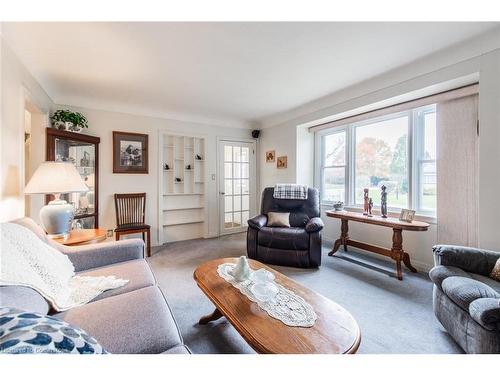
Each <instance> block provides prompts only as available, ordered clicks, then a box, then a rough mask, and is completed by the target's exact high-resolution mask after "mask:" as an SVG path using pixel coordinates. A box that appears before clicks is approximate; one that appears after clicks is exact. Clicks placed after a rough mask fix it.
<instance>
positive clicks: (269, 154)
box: [266, 150, 276, 163]
mask: <svg viewBox="0 0 500 375" xmlns="http://www.w3.org/2000/svg"><path fill="white" fill-rule="evenodd" d="M275 161H276V151H274V150H271V151H266V163H274V162H275Z"/></svg>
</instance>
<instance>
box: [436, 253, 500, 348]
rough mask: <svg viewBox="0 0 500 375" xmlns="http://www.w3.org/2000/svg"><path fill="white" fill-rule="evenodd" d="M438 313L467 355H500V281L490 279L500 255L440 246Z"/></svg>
mask: <svg viewBox="0 0 500 375" xmlns="http://www.w3.org/2000/svg"><path fill="white" fill-rule="evenodd" d="M433 251H434V260H435V267H434V268H433V269H432V270H431V271H430V273H429V276H430V278H431V279H432V281H433V282H434V313H435V314H436V317H437V319H438V320H439V322H440V323H441V324H442V325H443V327H444V328H445V329H446V330H447V331H448V333H449V334H450V335H451V336H452V337H453V338H454V339H455V341H456V342H457V343H458V344H459V345H460V346H461V347H462V349H463V350H464V351H465V352H466V353H500V282H498V281H495V280H493V279H492V278H490V277H489V275H490V273H491V271H492V269H493V267H494V265H495V263H496V261H497V259H498V258H500V253H498V252H494V251H487V250H480V249H474V248H470V247H460V246H449V245H437V246H434V248H433Z"/></svg>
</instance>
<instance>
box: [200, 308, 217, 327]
mask: <svg viewBox="0 0 500 375" xmlns="http://www.w3.org/2000/svg"><path fill="white" fill-rule="evenodd" d="M220 318H222V313H221V312H220V311H219V309H215V310H214V312H213V313H211V314H210V315H205V316H202V317H201V318H200V321H199V322H198V324H200V325H204V324H208V322H211V321H213V320H217V319H220Z"/></svg>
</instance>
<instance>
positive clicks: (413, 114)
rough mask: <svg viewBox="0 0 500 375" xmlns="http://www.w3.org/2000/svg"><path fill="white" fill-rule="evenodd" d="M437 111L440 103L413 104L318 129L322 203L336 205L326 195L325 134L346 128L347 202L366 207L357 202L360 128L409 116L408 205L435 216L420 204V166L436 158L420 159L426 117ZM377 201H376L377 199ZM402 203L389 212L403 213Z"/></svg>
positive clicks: (317, 174)
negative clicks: (356, 176) (358, 129)
mask: <svg viewBox="0 0 500 375" xmlns="http://www.w3.org/2000/svg"><path fill="white" fill-rule="evenodd" d="M432 112H436V105H435V104H431V105H426V106H422V107H418V108H413V109H409V110H405V111H399V112H394V113H390V114H387V115H383V116H377V117H373V118H370V119H366V120H361V121H354V122H352V123H349V124H345V125H342V126H338V127H332V128H327V129H322V130H320V131H318V132H316V133H315V168H314V178H315V185H316V186H320V197H321V205H323V206H332V203H333V202H332V201H327V200H324V199H323V195H324V194H323V192H324V186H323V176H324V170H325V168H328V167H325V166H324V165H323V164H324V161H325V137H326V136H328V135H331V134H335V133H340V132H345V133H346V136H345V137H346V141H345V142H346V145H345V147H346V163H345V174H346V176H345V192H344V196H345V200H344V204H345V207H346V208H351V209H362V206H363V205H362V204H356V203H355V194H356V192H355V188H356V184H355V173H356V171H355V166H356V129H357V128H359V127H362V126H366V125H370V124H373V123H377V122H383V121H386V120H391V119H394V118H398V117H404V116H406V117H407V118H408V129H407V131H408V133H407V134H408V138H407V150H408V154H407V160H406V164H407V165H406V168H407V171H408V172H407V173H408V187H409V189H408V201H407V207H404V208H409V209H412V210H415V211H416V213H417V215H419V216H426V217H431V218H435V217H436V211H435V210H424V209H422V208H421V206H420V201H419V199H420V185H419V184H420V179H421V176H420V173H419V167H420V165H422V163H423V162H432V161H434V162H435V159H433V160H431V159H429V160H425V161H422V160H420V157H421V155H420V154H419V151H420V150H421V149H422V145H423V142H424V141H425V139H424V138H423V124H424V123H423V120H424V118H425V117H424V116H425V114H426V113H432ZM375 202H376V203H377V204H374V207H375V208H380V204H379V202H378V201H377V200H375ZM375 202H374V203H375ZM400 210H401V207H395V206H391V207H388V211H389V213H399V212H400Z"/></svg>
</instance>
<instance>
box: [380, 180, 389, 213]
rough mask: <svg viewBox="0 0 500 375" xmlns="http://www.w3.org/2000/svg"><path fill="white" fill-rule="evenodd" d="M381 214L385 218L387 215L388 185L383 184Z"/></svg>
mask: <svg viewBox="0 0 500 375" xmlns="http://www.w3.org/2000/svg"><path fill="white" fill-rule="evenodd" d="M380 190H381V192H380V214H381V215H382V217H383V218H384V219H385V218H386V217H387V191H386V190H387V187H386V186H385V185H382V186H381V187H380Z"/></svg>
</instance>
